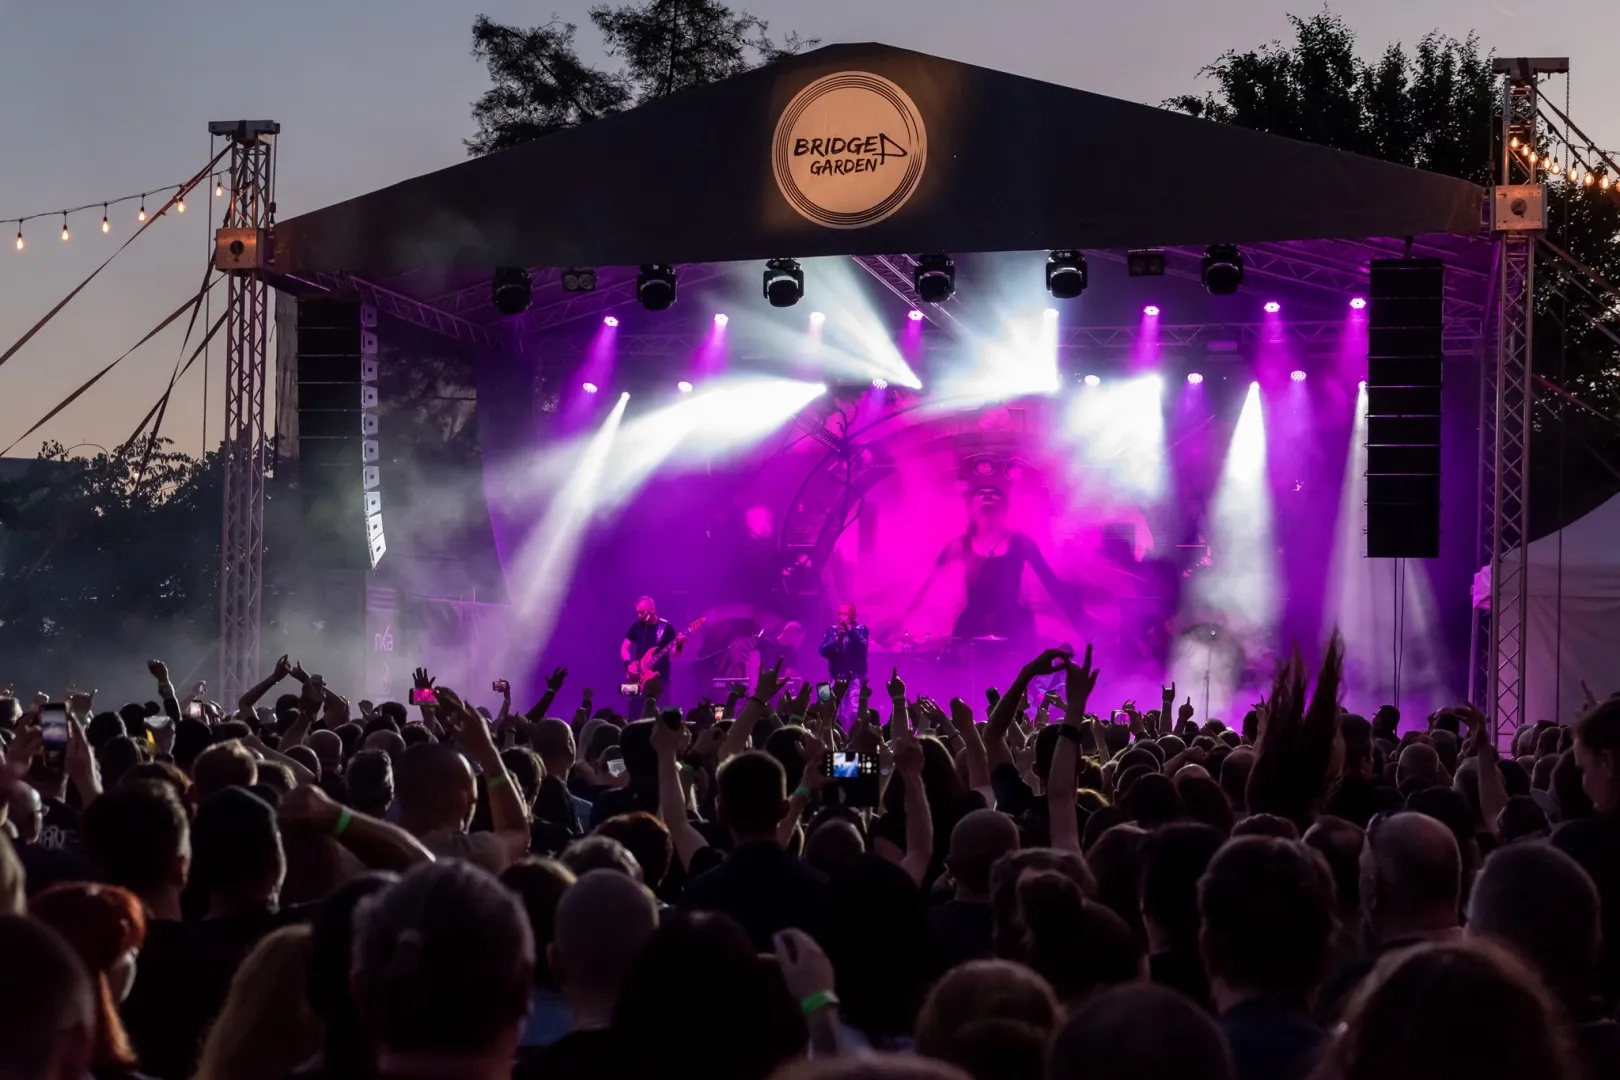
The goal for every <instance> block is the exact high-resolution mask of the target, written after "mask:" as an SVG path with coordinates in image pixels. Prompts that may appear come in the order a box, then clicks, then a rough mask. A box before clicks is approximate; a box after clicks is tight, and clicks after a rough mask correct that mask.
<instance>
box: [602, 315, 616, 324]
mask: <svg viewBox="0 0 1620 1080" xmlns="http://www.w3.org/2000/svg"><path fill="white" fill-rule="evenodd" d="M602 325H603V326H618V325H619V317H618V316H617V315H608V316H605V317H604V318H603V319H602Z"/></svg>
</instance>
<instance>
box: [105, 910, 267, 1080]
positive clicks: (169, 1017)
mask: <svg viewBox="0 0 1620 1080" xmlns="http://www.w3.org/2000/svg"><path fill="white" fill-rule="evenodd" d="M239 960H240V957H239V956H237V955H235V953H234V950H232V949H231V948H229V947H228V946H227V945H226V944H225V943H224V942H222V941H221V940H220V939H219V938H217V937H215V936H214V935H213V934H211V933H209V932H208V931H206V930H204V929H203V928H202V927H201V926H198V925H195V924H192V923H182V922H175V921H173V920H169V919H154V920H152V921H151V922H149V923H147V924H146V942H145V944H144V945H142V946H141V953H140V957H139V959H138V960H137V961H136V964H135V985H134V986H133V987H132V988H131V989H130V992H129V997H127V998H125V999H124V1003H123V1005H122V1007H121V1008H120V1009H119V1012H120V1014H121V1015H122V1017H123V1020H124V1027H125V1028H126V1029H128V1031H129V1039H130V1042H131V1043H132V1044H133V1045H134V1048H135V1054H136V1056H137V1057H138V1058H139V1061H140V1066H139V1067H140V1069H141V1071H142V1072H145V1073H150V1074H151V1075H152V1076H155V1077H159V1078H160V1080H189V1077H190V1076H191V1074H192V1073H193V1072H195V1071H196V1068H197V1053H198V1051H199V1050H200V1049H201V1047H202V1040H203V1036H204V1035H205V1034H206V1033H207V1031H208V1025H209V1024H211V1023H212V1022H213V1020H214V1017H215V1016H217V1015H218V1014H219V1009H220V1006H221V1005H223V1004H224V1003H225V993H226V991H227V990H229V989H230V984H231V976H232V975H233V974H234V973H235V971H236V965H237V962H238V961H239Z"/></svg>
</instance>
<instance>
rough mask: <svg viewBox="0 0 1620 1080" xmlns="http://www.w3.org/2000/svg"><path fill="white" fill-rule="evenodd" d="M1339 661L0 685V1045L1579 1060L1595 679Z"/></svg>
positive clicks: (3, 1064) (1594, 786)
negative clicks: (1247, 695) (617, 700)
mask: <svg viewBox="0 0 1620 1080" xmlns="http://www.w3.org/2000/svg"><path fill="white" fill-rule="evenodd" d="M1341 665H1342V650H1341V647H1340V646H1339V644H1338V642H1337V641H1335V642H1334V643H1333V644H1332V645H1331V646H1330V647H1329V649H1328V650H1327V655H1326V657H1325V659H1324V661H1323V663H1322V665H1321V667H1320V670H1319V671H1318V672H1317V673H1316V676H1315V678H1314V680H1312V679H1311V678H1310V677H1309V673H1308V672H1307V671H1306V670H1305V668H1304V666H1303V665H1302V664H1301V662H1300V661H1299V660H1298V659H1297V657H1296V658H1295V659H1294V660H1292V661H1290V662H1289V663H1287V664H1286V665H1285V666H1284V667H1283V669H1282V670H1281V671H1280V672H1279V673H1278V675H1277V678H1276V680H1275V683H1274V685H1273V687H1272V689H1271V692H1270V694H1269V695H1268V696H1267V697H1266V698H1265V699H1263V700H1261V701H1259V702H1257V703H1256V704H1255V705H1254V707H1253V708H1252V710H1250V711H1248V712H1247V714H1246V715H1244V716H1243V717H1241V718H1240V719H1239V718H1236V717H1234V721H1235V723H1234V724H1233V725H1231V726H1229V725H1227V724H1224V723H1222V722H1221V721H1220V720H1216V719H1212V718H1207V717H1206V718H1204V719H1203V720H1202V721H1199V720H1198V719H1197V718H1196V717H1195V711H1194V709H1193V707H1192V705H1191V703H1190V702H1187V703H1185V704H1182V705H1181V706H1179V707H1178V706H1177V705H1176V698H1175V695H1174V690H1173V688H1170V689H1167V690H1166V693H1165V695H1164V698H1163V700H1162V701H1161V702H1159V703H1158V704H1159V706H1160V707H1159V708H1157V709H1149V710H1138V709H1137V707H1136V705H1135V704H1134V703H1132V702H1126V703H1124V705H1123V708H1122V709H1120V710H1112V709H1110V708H1106V707H1096V701H1095V699H1096V698H1097V697H1098V694H1097V692H1096V691H1097V687H1098V684H1099V681H1100V679H1099V675H1098V672H1097V671H1096V670H1095V669H1094V668H1093V666H1092V658H1091V654H1090V652H1089V650H1088V651H1087V652H1086V653H1085V654H1084V655H1083V656H1080V657H1077V656H1075V655H1073V654H1072V653H1069V652H1067V651H1064V650H1050V651H1048V652H1045V653H1043V654H1041V655H1040V656H1038V657H1036V658H1034V659H1033V660H1031V661H1030V662H1029V664H1028V665H1027V666H1025V667H1024V668H1023V669H1022V670H1021V671H1019V672H1017V673H1015V674H1014V675H1013V678H1012V679H1011V681H1010V683H1009V684H1008V685H1006V686H1004V687H1003V688H1002V692H1001V693H1000V694H999V695H996V694H992V695H991V698H990V700H989V702H988V707H987V708H986V709H984V710H977V711H976V710H975V709H974V708H973V706H972V705H970V704H969V703H967V702H964V701H961V700H953V701H951V702H949V703H948V704H947V705H944V706H941V705H939V704H937V703H935V702H934V701H932V700H929V699H927V698H916V697H913V696H911V695H910V694H909V693H908V691H907V688H906V686H905V683H904V681H903V679H902V675H901V673H900V672H898V671H897V672H895V673H894V675H893V676H892V678H891V679H890V680H889V681H888V682H887V684H886V685H883V686H879V687H870V686H869V687H864V688H860V689H857V690H856V691H854V693H855V696H856V699H857V700H856V701H855V702H854V707H852V708H848V709H846V708H845V707H844V706H845V705H846V704H849V703H848V702H846V701H845V700H844V699H845V698H846V697H847V696H848V695H849V694H850V693H851V690H850V688H849V686H848V685H846V684H842V683H840V684H837V685H836V686H834V687H833V689H832V695H831V700H830V701H822V700H818V698H819V695H817V697H816V698H813V697H812V694H811V692H810V690H809V688H808V687H786V686H783V685H782V679H781V668H780V665H778V666H777V667H776V668H775V669H772V668H766V669H764V670H762V671H761V672H760V673H759V676H758V681H757V683H756V685H754V686H753V687H752V688H751V692H748V693H746V694H744V693H738V694H737V696H735V697H734V698H733V699H732V700H730V701H726V702H723V703H722V702H716V703H710V702H704V703H703V704H701V705H700V706H698V707H696V708H693V709H691V710H690V711H687V712H685V713H684V714H683V713H682V712H681V711H679V710H660V709H659V707H658V702H657V695H656V688H655V692H654V694H653V695H652V696H651V698H650V700H649V701H648V704H647V709H646V712H647V715H646V716H645V717H641V718H625V717H622V716H619V715H616V714H615V713H614V712H613V711H612V710H609V709H599V708H597V707H596V705H595V703H594V702H593V701H592V696H591V692H590V691H589V690H587V691H585V692H584V694H583V696H582V700H581V701H580V702H579V704H578V707H577V708H575V709H573V711H572V714H571V716H570V715H568V713H567V710H566V709H564V710H560V711H561V712H562V713H563V717H559V716H557V715H553V706H554V705H555V704H556V702H557V698H558V695H559V693H560V692H561V690H562V688H563V686H564V683H565V680H566V676H567V672H565V671H562V670H558V671H556V672H554V673H553V674H552V675H551V677H550V678H549V679H548V680H547V681H546V691H545V694H544V696H543V697H542V698H541V699H540V701H539V702H537V703H536V704H535V705H534V707H533V708H532V709H530V710H528V711H527V712H526V713H518V712H515V711H514V710H513V709H512V707H511V700H510V695H509V694H508V695H507V696H506V697H505V699H504V700H502V701H501V703H500V705H499V709H498V711H497V712H494V713H493V714H492V713H491V712H490V711H488V710H487V709H484V708H480V707H475V706H473V705H472V704H470V703H469V702H468V701H467V700H466V699H465V698H463V697H462V696H461V695H459V694H457V693H456V692H455V691H454V690H452V689H450V688H448V687H444V686H435V685H434V680H433V679H432V678H431V677H430V676H429V674H428V673H427V672H426V671H420V670H419V671H418V672H416V678H415V683H416V687H417V691H418V693H417V694H414V695H413V700H416V699H417V698H420V699H421V704H419V705H413V706H411V707H406V706H404V705H401V704H399V703H397V702H383V703H381V704H378V705H373V703H371V702H367V701H360V702H358V703H357V705H356V707H355V708H354V709H353V710H351V708H350V705H349V703H348V702H347V701H346V700H345V699H344V698H342V697H341V696H339V695H338V694H337V693H335V692H334V691H333V690H332V689H330V688H328V687H327V686H326V685H325V684H324V681H323V680H321V679H320V677H319V676H313V675H308V674H306V673H305V672H304V671H303V669H302V668H301V667H299V666H297V665H294V664H290V663H288V662H287V660H286V658H283V659H282V660H281V661H280V662H279V663H278V664H277V665H276V667H275V670H274V671H273V672H272V673H271V674H270V676H269V677H268V678H266V679H265V680H264V682H262V683H260V684H259V685H258V686H256V687H253V688H252V689H250V690H248V691H247V692H246V693H244V694H243V695H242V697H241V698H240V700H238V701H236V702H234V703H227V704H226V706H223V707H222V706H220V705H217V704H215V703H212V702H208V701H204V700H201V699H200V698H199V697H197V696H195V695H188V696H187V699H186V700H182V699H181V697H180V696H179V695H178V694H177V692H176V690H175V689H174V687H173V686H172V685H171V684H170V679H169V676H168V672H167V670H166V668H165V667H164V666H163V665H162V664H161V663H157V662H153V663H152V664H151V665H150V669H151V672H152V675H153V677H154V681H155V683H156V698H155V699H154V700H153V701H152V702H149V703H146V704H139V703H132V704H127V705H124V706H123V707H121V708H119V709H118V710H117V711H115V712H114V711H106V712H97V711H96V706H95V703H94V701H93V696H92V695H90V694H87V693H85V694H81V693H72V694H69V695H66V696H65V698H64V699H63V700H61V701H59V702H53V701H51V700H50V699H49V698H47V697H46V696H44V695H38V696H35V697H34V698H32V699H31V700H19V699H18V698H17V697H16V696H15V695H11V696H6V697H4V698H0V738H3V739H4V742H5V768H4V770H3V772H0V796H3V798H0V820H3V822H4V831H3V833H0V1080H83V1078H85V1077H87V1076H88V1077H94V1078H95V1080H136V1078H139V1077H143V1076H146V1077H155V1078H158V1080H191V1078H193V1077H196V1078H201V1080H284V1078H287V1077H307V1078H333V1080H340V1078H351V1077H354V1078H373V1077H375V1078H394V1080H405V1078H421V1080H426V1078H455V1080H484V1078H496V1077H501V1078H505V1077H512V1078H515V1080H553V1078H556V1080H570V1078H590V1080H612V1078H617V1077H637V1078H640V1077H645V1078H649V1080H665V1078H667V1080H688V1078H690V1080H698V1078H721V1080H731V1078H735V1080H766V1078H770V1077H780V1078H783V1080H809V1078H840V1080H856V1078H873V1080H881V1078H896V1080H901V1078H908V1080H909V1078H915V1080H928V1078H938V1080H964V1078H971V1080H1113V1078H1118V1080H1147V1078H1159V1077H1174V1078H1176V1080H1304V1078H1307V1077H1312V1078H1320V1080H1405V1078H1408V1077H1410V1078H1413V1080H1417V1078H1419V1077H1421V1078H1423V1080H1445V1078H1451V1077H1456V1078H1465V1077H1466V1078H1468V1080H1494V1078H1497V1077H1501V1078H1504V1080H1506V1078H1512V1080H1524V1078H1528V1077H1536V1078H1546V1080H1586V1078H1597V1077H1613V1076H1615V1075H1617V1074H1620V1026H1617V1025H1616V1023H1615V1020H1614V1019H1613V1016H1614V1010H1615V1007H1616V1004H1617V1001H1620V925H1617V924H1620V698H1617V699H1611V700H1608V701H1601V702H1600V701H1597V700H1595V699H1591V696H1590V695H1588V697H1589V700H1588V701H1587V703H1586V705H1585V707H1584V708H1583V709H1582V710H1581V712H1580V714H1579V715H1578V716H1577V717H1576V718H1575V719H1574V720H1573V722H1572V723H1570V724H1568V725H1560V724H1556V723H1553V722H1542V723H1537V724H1534V725H1528V726H1526V727H1524V728H1523V729H1521V730H1519V731H1516V732H1511V733H1503V736H1504V738H1505V737H1507V736H1509V735H1510V736H1511V745H1510V746H1509V745H1503V746H1502V747H1498V745H1497V744H1496V742H1495V741H1494V740H1493V738H1492V737H1491V733H1490V732H1489V726H1490V725H1489V724H1488V723H1487V722H1486V721H1485V720H1484V718H1482V717H1481V716H1480V714H1479V713H1478V712H1477V711H1475V710H1474V709H1472V708H1469V707H1460V708H1456V709H1447V710H1442V711H1440V712H1438V713H1436V714H1434V715H1432V716H1429V717H1427V718H1425V719H1424V720H1422V721H1418V722H1408V723H1406V724H1404V725H1403V723H1402V718H1401V717H1400V715H1399V714H1398V713H1397V712H1396V710H1395V709H1393V708H1392V707H1389V706H1384V707H1383V708H1380V709H1378V710H1377V711H1376V713H1375V714H1374V715H1373V716H1372V718H1371V719H1370V720H1369V719H1367V718H1365V717H1364V716H1362V715H1358V714H1355V713H1353V712H1349V711H1347V710H1346V709H1345V707H1344V706H1343V704H1342V702H1343V700H1344V696H1345V688H1343V687H1341ZM1010 674H1011V673H1010ZM289 679H290V680H293V681H294V682H295V684H296V685H295V687H294V688H295V689H296V690H297V692H296V693H288V694H284V695H282V696H280V697H276V698H273V699H271V698H270V694H271V693H272V691H273V690H274V689H275V688H276V687H277V686H278V685H280V684H281V683H282V682H283V681H285V680H289ZM1032 683H1033V684H1035V685H1037V686H1042V687H1045V686H1049V685H1050V686H1052V690H1051V691H1050V692H1048V693H1037V694H1035V695H1034V696H1033V697H1032V695H1031V694H1030V692H1029V690H1030V687H1031V684H1032ZM1053 684H1055V685H1053ZM497 685H498V686H499V685H501V684H497ZM1103 685H1104V686H1106V683H1105V682H1104V683H1103ZM266 700H272V701H273V704H271V705H268V706H265V705H261V702H263V701H266ZM1088 710H1089V711H1088ZM64 713H65V714H66V721H67V722H66V734H65V738H63V737H60V736H59V734H58V735H53V730H52V723H53V720H55V719H57V718H59V717H61V716H62V715H63V714H64ZM840 715H844V716H853V717H854V720H853V722H852V723H851V724H850V725H849V726H848V727H847V728H846V726H845V724H844V723H841V722H840V720H839V717H840ZM1113 716H1118V717H1120V722H1114V720H1112V719H1103V717H1113ZM57 731H58V732H59V731H60V727H58V729H57ZM834 754H837V755H863V757H861V758H859V759H852V760H860V761H865V762H872V763H875V768H873V769H871V770H870V771H869V773H868V774H866V775H863V776H861V777H851V776H848V775H843V771H842V770H832V769H830V768H829V763H830V761H831V760H832V755H834ZM840 760H842V758H840ZM835 771H836V772H839V773H840V775H837V776H835V775H832V774H833V773H834V772H835ZM863 785H865V786H864V787H863ZM863 791H865V792H866V793H867V794H866V795H862V794H861V793H862V792H863ZM870 795H875V800H874V799H872V798H870V797H869V796H870ZM874 801H875V805H873V806H867V805H864V804H865V803H868V802H874Z"/></svg>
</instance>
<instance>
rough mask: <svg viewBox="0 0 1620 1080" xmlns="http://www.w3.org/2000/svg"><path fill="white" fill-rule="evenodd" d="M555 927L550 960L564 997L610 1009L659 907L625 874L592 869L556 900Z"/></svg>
mask: <svg viewBox="0 0 1620 1080" xmlns="http://www.w3.org/2000/svg"><path fill="white" fill-rule="evenodd" d="M556 927H557V936H556V939H555V940H554V941H553V942H552V944H551V945H550V947H549V948H548V949H547V956H548V959H549V961H550V964H551V970H552V971H553V972H554V973H555V974H556V976H557V979H558V981H559V982H561V983H562V986H563V991H564V993H565V994H567V995H568V996H569V997H570V999H573V998H577V997H586V998H591V999H594V1000H595V1002H596V1003H597V1004H598V1005H600V1006H605V1007H611V1006H612V1004H613V1002H615V1001H616V1000H617V999H618V996H619V987H620V986H621V985H623V983H624V977H625V975H627V974H628V973H629V971H630V966H631V965H632V964H634V963H635V961H636V957H638V956H640V955H641V949H642V947H643V946H644V945H646V943H647V939H648V938H650V937H652V933H653V931H654V930H656V929H657V928H658V904H657V903H656V902H655V901H654V900H653V896H652V893H650V892H648V891H647V890H646V889H645V888H644V887H643V886H642V885H641V884H640V883H638V882H636V881H634V880H632V879H630V878H629V877H626V876H625V875H624V874H621V873H618V872H616V871H613V870H592V871H590V872H589V873H587V874H585V875H584V876H583V877H581V878H580V879H579V880H578V881H576V882H574V884H572V885H570V886H569V887H568V889H567V890H566V891H565V892H564V893H563V895H562V899H561V900H559V901H557V920H556Z"/></svg>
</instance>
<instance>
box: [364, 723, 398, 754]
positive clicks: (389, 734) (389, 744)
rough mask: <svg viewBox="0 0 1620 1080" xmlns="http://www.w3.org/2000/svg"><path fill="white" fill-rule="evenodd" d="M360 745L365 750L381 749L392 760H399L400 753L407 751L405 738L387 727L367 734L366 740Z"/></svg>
mask: <svg viewBox="0 0 1620 1080" xmlns="http://www.w3.org/2000/svg"><path fill="white" fill-rule="evenodd" d="M360 746H361V749H363V750H381V751H382V752H383V753H385V754H387V755H388V758H389V760H390V761H398V760H399V755H401V754H403V753H404V752H405V739H404V737H403V736H402V735H400V733H399V732H397V731H389V730H387V729H386V728H385V729H383V730H381V731H373V732H372V733H371V734H370V735H367V736H366V741H365V742H363V743H361V744H360Z"/></svg>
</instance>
